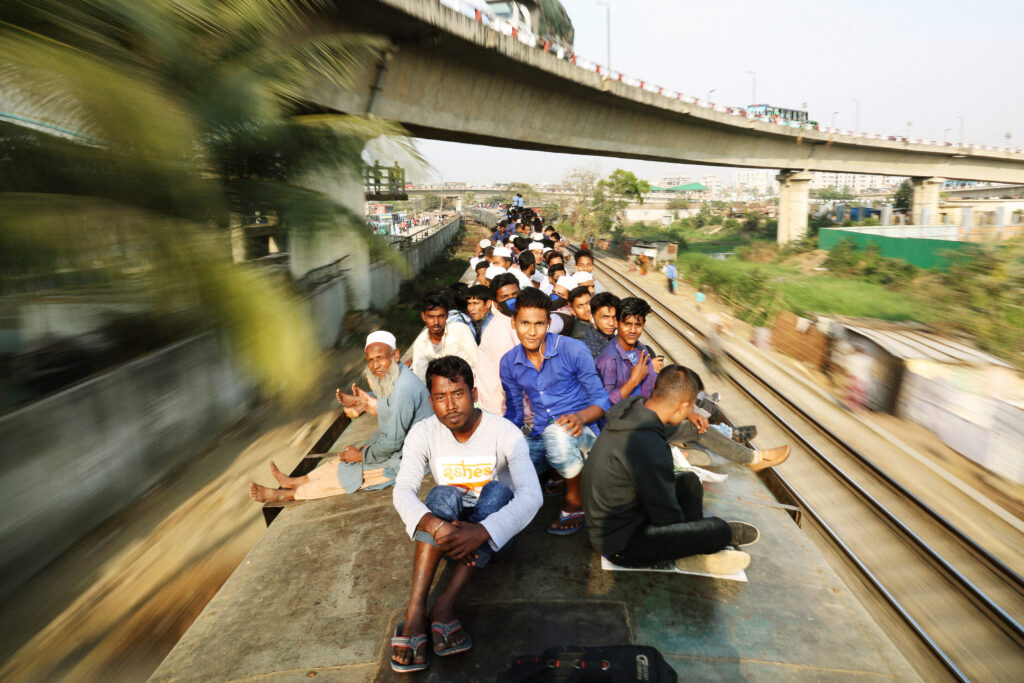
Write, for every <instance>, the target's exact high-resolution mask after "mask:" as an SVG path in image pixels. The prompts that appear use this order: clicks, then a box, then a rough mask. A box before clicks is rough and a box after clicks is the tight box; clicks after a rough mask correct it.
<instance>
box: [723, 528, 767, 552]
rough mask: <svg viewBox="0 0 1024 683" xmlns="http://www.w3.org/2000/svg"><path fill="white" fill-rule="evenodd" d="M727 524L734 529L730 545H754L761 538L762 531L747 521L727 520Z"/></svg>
mask: <svg viewBox="0 0 1024 683" xmlns="http://www.w3.org/2000/svg"><path fill="white" fill-rule="evenodd" d="M726 524H728V525H729V530H730V531H732V540H731V541H729V545H734V546H738V547H742V546H745V545H754V544H755V543H757V540H758V539H759V538H761V532H760V531H758V530H757V527H756V526H754V525H753V524H749V523H747V522H726Z"/></svg>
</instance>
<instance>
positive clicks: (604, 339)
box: [582, 292, 619, 358]
mask: <svg viewBox="0 0 1024 683" xmlns="http://www.w3.org/2000/svg"><path fill="white" fill-rule="evenodd" d="M618 309H619V297H617V296H615V295H614V294H612V293H611V292H601V293H600V294H595V295H594V296H593V297H592V298H591V299H590V329H589V330H587V332H586V334H584V335H583V339H582V341H583V343H584V344H586V346H587V350H588V351H590V356H591V358H597V356H598V354H600V353H601V352H602V351H604V348H605V347H606V346H608V342H610V341H611V340H612V337H613V336H614V335H615V332H616V331H617V330H618V329H619V321H618V318H617V317H616V316H617V315H618V314H617V311H618Z"/></svg>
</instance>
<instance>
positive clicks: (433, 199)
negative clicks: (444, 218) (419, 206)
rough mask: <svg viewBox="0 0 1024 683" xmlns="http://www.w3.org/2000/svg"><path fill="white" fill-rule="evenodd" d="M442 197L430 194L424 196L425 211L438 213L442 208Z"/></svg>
mask: <svg viewBox="0 0 1024 683" xmlns="http://www.w3.org/2000/svg"><path fill="white" fill-rule="evenodd" d="M441 202H442V199H441V195H437V194H434V193H433V192H428V193H427V194H425V195H423V210H424V211H437V210H438V209H440V208H441Z"/></svg>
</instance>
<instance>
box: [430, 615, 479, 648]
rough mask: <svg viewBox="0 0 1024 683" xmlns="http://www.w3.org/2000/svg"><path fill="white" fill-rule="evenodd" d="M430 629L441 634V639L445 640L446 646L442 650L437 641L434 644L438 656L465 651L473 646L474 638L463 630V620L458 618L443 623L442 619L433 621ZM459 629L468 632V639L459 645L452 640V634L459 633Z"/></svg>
mask: <svg viewBox="0 0 1024 683" xmlns="http://www.w3.org/2000/svg"><path fill="white" fill-rule="evenodd" d="M430 630H431V631H432V632H434V633H436V634H438V635H439V636H441V640H442V641H444V644H445V647H444V648H443V649H441V650H438V649H437V643H435V644H434V654H435V655H437V656H438V657H447V656H448V655H457V654H459V653H460V652H465V651H466V650H468V649H470V648H471V647H473V639H472V638H470V637H469V634H468V633H466V632H465V631H462V622H460V621H459V620H458V619H454V620H452V621H449V622H448V623H447V624H444V623H441V622H440V621H434V622H431V624H430ZM459 631H462V632H463V633H466V641H465V642H463V643H460V644H458V645H452V644H451V640H450V638H451V635H452V634H453V633H458V632H459Z"/></svg>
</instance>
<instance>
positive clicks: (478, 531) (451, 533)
mask: <svg viewBox="0 0 1024 683" xmlns="http://www.w3.org/2000/svg"><path fill="white" fill-rule="evenodd" d="M490 537H491V535H490V534H488V533H487V529H485V528H484V526H483V525H482V524H474V523H473V522H460V521H459V520H455V521H454V522H446V523H445V525H444V526H442V527H441V528H440V529H439V530H438V532H437V535H436V536H434V540H435V541H437V544H438V545H439V546H441V550H443V551H444V553H445V554H446V555H448V556H449V557H451V558H452V559H453V560H457V561H460V562H463V561H468V560H471V559H473V558H475V555H476V551H477V548H479V547H480V546H482V545H483V544H484V543H486V542H487V539H489V538H490Z"/></svg>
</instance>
